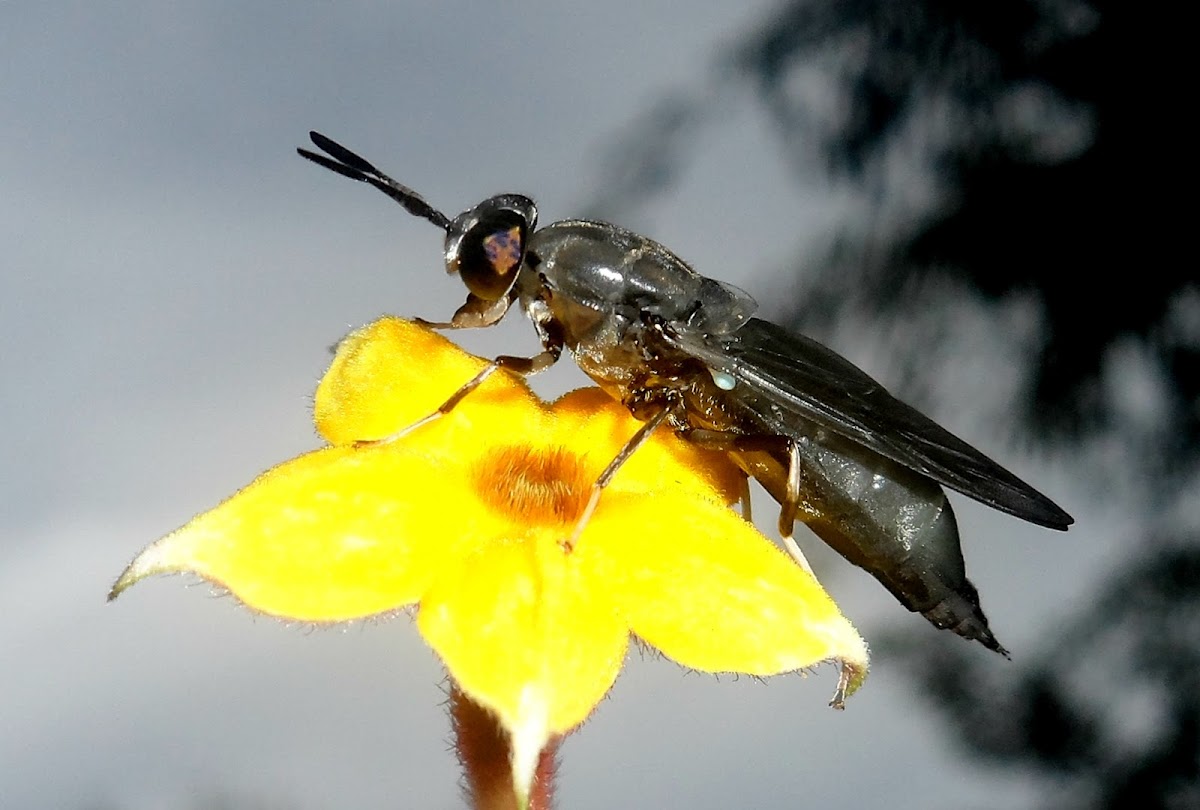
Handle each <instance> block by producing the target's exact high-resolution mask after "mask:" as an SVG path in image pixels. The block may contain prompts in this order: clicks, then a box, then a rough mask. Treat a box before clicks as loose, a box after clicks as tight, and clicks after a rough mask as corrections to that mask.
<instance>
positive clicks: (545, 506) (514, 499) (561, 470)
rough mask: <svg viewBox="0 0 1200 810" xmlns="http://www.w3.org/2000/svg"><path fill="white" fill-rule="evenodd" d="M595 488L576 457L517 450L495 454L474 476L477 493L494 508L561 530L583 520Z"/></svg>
mask: <svg viewBox="0 0 1200 810" xmlns="http://www.w3.org/2000/svg"><path fill="white" fill-rule="evenodd" d="M593 483H594V477H590V476H589V475H588V473H587V470H586V469H585V467H584V465H583V463H582V461H581V460H580V459H579V457H578V456H576V455H575V454H574V453H569V452H567V451H565V450H554V451H552V452H539V451H537V450H534V449H531V448H529V447H518V446H513V447H500V448H496V449H495V450H493V451H491V452H490V453H489V454H488V455H487V457H486V458H485V460H484V461H483V463H481V464H480V465H479V466H478V468H477V471H476V475H475V489H476V491H477V492H478V493H479V496H480V498H482V499H483V500H484V501H485V502H487V503H488V504H489V505H490V506H492V507H494V508H496V509H498V510H501V511H502V512H503V513H505V514H508V515H510V516H512V517H513V518H514V519H516V520H520V521H530V522H539V523H552V524H558V525H570V524H573V523H574V522H575V521H577V520H579V518H580V517H582V515H583V510H584V508H585V507H586V506H587V502H588V498H589V497H590V495H591V487H592V484H593Z"/></svg>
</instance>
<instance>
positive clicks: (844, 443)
mask: <svg viewBox="0 0 1200 810" xmlns="http://www.w3.org/2000/svg"><path fill="white" fill-rule="evenodd" d="M796 441H797V445H798V449H799V454H798V455H799V463H800V504H799V506H800V509H799V515H798V517H799V518H800V520H802V521H803V522H804V523H805V524H806V525H807V526H808V527H809V528H810V529H812V530H813V532H814V533H816V535H817V536H818V537H820V538H821V539H822V540H824V541H825V542H826V543H827V544H828V545H829V546H830V547H832V548H833V549H834V550H835V551H837V552H838V553H839V554H841V555H842V556H843V557H845V558H846V559H847V560H849V561H850V562H852V563H854V564H855V565H857V566H859V567H860V568H862V569H864V570H866V571H867V572H869V573H870V574H871V575H872V576H873V577H875V578H876V579H877V580H879V582H880V583H882V584H883V585H884V587H886V588H887V589H888V590H889V591H891V592H892V594H893V595H894V596H895V597H896V599H897V600H899V601H900V603H901V604H903V605H904V606H905V607H907V608H908V609H909V610H911V611H914V612H917V613H920V614H921V615H923V616H924V617H925V618H926V619H928V620H929V621H930V622H931V623H932V624H934V625H935V626H936V627H939V628H947V629H950V630H953V631H954V632H955V633H957V634H958V635H960V636H963V637H964V638H968V639H975V640H977V641H979V642H981V643H982V644H983V645H984V646H986V647H988V648H989V649H991V650H995V651H996V652H999V653H1001V654H1004V655H1007V651H1006V650H1005V649H1004V648H1003V647H1002V646H1001V645H1000V643H999V642H998V641H997V640H996V637H995V636H994V635H992V631H991V629H990V628H989V627H988V621H987V617H986V616H984V614H983V610H982V609H981V608H980V606H979V594H978V592H977V591H976V590H975V586H974V585H972V584H971V581H970V580H969V579H967V575H966V568H965V566H964V563H963V557H962V548H961V545H960V543H959V537H958V525H957V523H956V521H955V519H954V512H953V510H952V509H951V508H950V503H949V501H948V500H947V499H946V495H945V492H943V491H942V488H941V487H940V486H938V485H937V484H936V483H935V482H933V481H931V480H930V479H928V478H926V477H925V476H923V475H921V474H919V473H916V472H913V471H912V470H909V469H908V468H906V467H902V466H900V465H898V464H896V463H895V462H893V461H891V460H889V459H886V458H884V457H883V456H880V455H878V454H876V453H873V452H871V451H870V450H867V449H866V448H863V447H862V446H860V445H856V444H854V443H852V442H850V441H848V440H846V439H842V438H840V437H838V436H835V435H826V436H822V437H821V441H820V442H817V441H813V440H811V439H804V438H802V439H798V440H796ZM732 456H733V458H734V460H735V461H737V463H738V464H739V465H740V466H741V467H742V468H743V469H744V470H745V471H746V472H747V473H748V474H749V475H752V476H753V477H754V478H756V479H758V481H759V482H760V483H762V484H763V486H764V487H765V488H766V490H767V491H768V492H769V493H770V494H771V496H772V497H773V498H775V500H777V501H779V502H780V503H782V502H783V501H784V498H785V497H786V491H787V456H786V454H784V453H779V452H776V451H747V452H743V451H735V452H734V453H732Z"/></svg>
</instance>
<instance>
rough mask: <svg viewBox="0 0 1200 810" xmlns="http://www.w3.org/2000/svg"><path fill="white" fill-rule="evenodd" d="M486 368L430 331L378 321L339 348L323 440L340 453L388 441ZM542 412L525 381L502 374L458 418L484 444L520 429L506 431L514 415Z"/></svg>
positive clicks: (321, 422) (317, 405)
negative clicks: (357, 444) (361, 444)
mask: <svg viewBox="0 0 1200 810" xmlns="http://www.w3.org/2000/svg"><path fill="white" fill-rule="evenodd" d="M487 365H488V363H487V361H486V360H483V359H481V358H479V357H476V356H474V355H471V354H467V353H466V352H464V351H463V350H462V349H460V348H459V347H458V346H455V345H454V344H453V343H451V342H450V341H449V340H447V339H446V338H444V337H442V336H441V335H439V334H438V333H436V332H434V331H433V330H431V329H429V328H428V327H426V326H421V325H420V324H416V323H413V322H412V321H406V320H404V319H402V318H394V317H390V316H389V317H384V318H380V319H379V320H377V321H375V322H374V323H371V324H369V325H367V326H364V327H362V328H361V329H356V330H355V331H353V332H351V333H350V334H349V335H347V336H346V337H345V338H343V339H342V341H341V343H339V344H338V348H337V354H336V355H335V356H334V358H333V363H332V364H331V365H330V367H329V370H328V371H327V372H325V376H324V377H323V378H322V379H321V383H320V384H319V385H318V386H317V393H316V396H315V398H314V402H313V420H314V422H315V423H316V426H317V432H318V433H320V434H321V435H322V436H323V437H324V438H325V439H326V440H327V441H329V442H330V443H331V444H338V445H340V444H351V443H354V442H367V441H378V440H382V439H387V438H389V437H392V436H394V435H395V434H396V433H398V432H399V431H402V430H404V429H405V428H407V427H409V426H411V425H412V424H414V423H415V422H417V421H418V420H420V419H424V418H425V417H427V416H429V415H430V414H432V413H434V412H435V411H437V409H438V408H439V407H440V406H441V405H442V404H443V403H444V402H445V401H446V400H447V399H448V398H449V397H450V396H451V395H452V394H454V393H455V392H456V391H458V390H459V388H461V387H462V386H463V385H464V384H466V383H467V382H468V381H469V380H471V378H473V377H474V376H475V375H476V374H478V373H479V372H480V371H482V370H483V369H484V368H485V367H486V366H487ZM543 412H544V406H543V405H542V402H541V400H539V399H538V398H537V397H536V396H535V395H534V394H533V392H532V391H530V389H529V387H528V386H527V385H526V384H525V382H524V380H523V379H521V378H520V377H519V376H516V375H513V374H509V373H508V372H505V371H498V372H496V373H494V374H492V375H491V376H490V377H489V378H488V379H487V380H486V381H484V383H483V384H482V385H480V386H479V388H477V389H476V390H474V391H472V392H471V394H470V396H468V397H466V398H465V399H463V400H462V402H461V403H459V404H458V406H457V407H456V408H455V409H454V412H453V413H454V416H455V417H456V418H457V421H458V424H459V425H460V426H461V427H463V428H464V429H465V430H468V431H477V432H476V433H475V434H474V435H473V436H472V437H471V439H470V440H471V441H474V442H478V441H479V439H480V436H486V435H506V431H509V430H514V429H520V428H521V427H522V426H521V425H516V426H512V425H510V424H508V420H510V419H512V418H514V414H517V413H523V414H532V415H533V416H535V417H536V416H537V415H538V414H539V413H543ZM442 421H443V422H445V421H447V420H442ZM422 430H424V428H422ZM493 432H494V433H493Z"/></svg>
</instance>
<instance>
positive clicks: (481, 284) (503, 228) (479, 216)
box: [446, 195, 537, 301]
mask: <svg viewBox="0 0 1200 810" xmlns="http://www.w3.org/2000/svg"><path fill="white" fill-rule="evenodd" d="M510 197H511V198H516V195H509V196H506V197H503V198H493V199H491V200H488V201H485V202H484V203H481V204H480V206H478V207H477V208H475V209H474V210H472V211H468V212H464V213H463V214H460V215H459V217H458V218H457V219H455V221H454V222H453V223H452V225H451V227H450V230H449V233H448V234H447V236H446V269H447V270H449V271H450V272H451V273H455V272H457V273H459V274H460V275H461V276H462V280H463V283H464V284H466V285H467V289H468V290H470V291H471V293H472V294H473V295H475V296H476V297H478V298H482V299H483V300H485V301H497V300H499V299H501V298H503V297H504V296H506V295H508V293H509V291H510V290H512V288H513V284H515V283H516V281H517V275H518V273H519V272H520V270H521V262H522V261H523V260H524V258H525V241H526V238H527V237H528V235H529V231H530V229H531V228H532V227H533V222H534V219H533V218H534V217H536V216H537V214H536V213H535V211H536V209H533V208H532V202H530V203H529V206H528V209H526V207H525V206H521V205H513V204H512V199H510ZM516 199H519V200H521V201H524V198H516Z"/></svg>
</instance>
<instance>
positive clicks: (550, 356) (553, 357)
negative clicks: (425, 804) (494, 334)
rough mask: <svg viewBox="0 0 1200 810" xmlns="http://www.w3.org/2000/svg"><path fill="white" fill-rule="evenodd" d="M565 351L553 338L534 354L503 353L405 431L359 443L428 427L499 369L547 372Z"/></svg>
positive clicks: (383, 441) (393, 437)
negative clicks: (520, 355) (521, 355)
mask: <svg viewBox="0 0 1200 810" xmlns="http://www.w3.org/2000/svg"><path fill="white" fill-rule="evenodd" d="M454 328H457V327H454ZM562 350H563V344H562V343H561V342H559V341H555V340H550V341H547V342H546V344H545V348H543V350H542V351H540V352H538V353H537V354H535V355H534V356H533V357H517V356H515V355H511V354H502V355H500V356H499V357H497V358H496V359H495V360H493V361H492V362H490V363H488V364H487V365H486V366H484V367H483V369H481V370H480V372H479V373H478V374H476V375H475V376H474V377H472V378H471V379H469V380H467V382H466V383H464V384H463V386H462V387H461V388H459V389H458V390H457V391H455V392H454V393H453V394H451V395H450V398H449V399H447V400H446V401H445V402H443V403H442V404H441V405H439V406H438V408H437V410H435V411H434V412H433V413H431V414H429V415H428V416H424V417H422V418H420V419H418V420H417V421H416V422H413V423H412V424H411V425H409V426H408V427H406V428H404V429H402V430H398V431H396V432H395V433H393V434H392V435H391V436H387V437H385V438H383V439H374V440H371V441H366V442H360V443H359V444H363V445H367V444H387V443H388V442H394V441H396V440H397V439H400V438H403V437H405V436H407V435H408V434H410V433H412V432H413V431H414V430H416V429H417V428H421V427H424V426H425V425H428V424H429V423H431V422H436V421H437V420H439V419H441V418H442V417H443V416H445V415H446V414H448V413H450V411H452V410H454V409H455V407H457V406H458V403H460V402H462V401H463V399H465V398H466V396H467V395H468V394H470V393H471V392H472V391H474V390H475V389H476V388H478V387H479V386H481V385H483V381H484V380H486V379H487V378H488V377H490V376H492V374H494V373H495V372H496V370H497V369H501V368H503V369H507V370H508V371H512V372H514V373H516V374H520V375H521V376H522V377H528V376H529V375H531V374H537V373H538V372H539V371H545V370H546V369H548V368H550V366H552V365H554V364H555V363H556V362H558V358H559V357H561V356H562Z"/></svg>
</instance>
